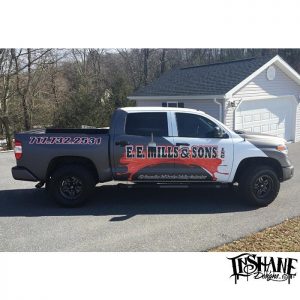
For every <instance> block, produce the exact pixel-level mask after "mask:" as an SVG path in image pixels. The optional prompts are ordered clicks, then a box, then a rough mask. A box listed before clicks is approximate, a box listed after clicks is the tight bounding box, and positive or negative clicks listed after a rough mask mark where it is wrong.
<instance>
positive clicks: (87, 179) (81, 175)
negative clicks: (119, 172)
mask: <svg viewBox="0 0 300 300" xmlns="http://www.w3.org/2000/svg"><path fill="white" fill-rule="evenodd" d="M95 184H96V182H95V179H94V177H93V175H92V173H91V172H90V171H89V170H88V169H87V168H86V167H84V166H80V165H79V166H78V165H64V166H61V167H59V168H58V169H56V170H55V171H54V173H53V174H52V175H51V178H50V180H49V181H48V183H47V189H48V191H49V193H50V195H51V196H52V197H53V198H54V199H55V201H56V202H57V203H58V204H60V205H62V206H65V207H76V206H79V205H82V204H83V203H85V202H86V201H87V199H88V197H89V196H90V195H91V193H92V191H93V189H94V187H95Z"/></svg>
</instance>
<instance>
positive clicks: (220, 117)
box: [214, 98, 223, 123]
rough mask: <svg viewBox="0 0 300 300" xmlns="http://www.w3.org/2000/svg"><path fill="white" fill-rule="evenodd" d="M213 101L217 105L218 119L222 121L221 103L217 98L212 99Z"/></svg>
mask: <svg viewBox="0 0 300 300" xmlns="http://www.w3.org/2000/svg"><path fill="white" fill-rule="evenodd" d="M214 103H216V104H217V105H218V106H219V121H220V122H222V123H223V118H222V103H220V102H218V101H217V98H215V99H214Z"/></svg>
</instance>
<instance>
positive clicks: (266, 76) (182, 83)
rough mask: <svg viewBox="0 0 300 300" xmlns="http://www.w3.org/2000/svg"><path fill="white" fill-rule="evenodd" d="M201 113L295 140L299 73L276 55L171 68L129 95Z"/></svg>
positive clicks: (299, 125) (299, 132) (299, 135)
mask: <svg viewBox="0 0 300 300" xmlns="http://www.w3.org/2000/svg"><path fill="white" fill-rule="evenodd" d="M128 98H129V99H131V100H135V101H136V104H137V106H172V107H174V106H175V107H177V106H178V107H186V108H195V109H198V110H202V111H204V112H206V113H207V114H209V115H212V116H213V117H215V118H217V119H219V120H221V121H222V122H223V123H224V124H226V125H227V126H228V127H230V128H232V129H242V130H246V131H252V132H263V133H268V134H274V135H277V136H280V137H284V138H285V139H286V140H288V141H300V105H299V101H300V75H299V74H298V73H297V72H296V71H295V70H294V69H293V68H292V67H291V66H290V65H288V64H287V63H286V62H285V61H284V60H283V59H282V58H281V57H280V56H278V55H277V56H275V57H271V58H270V57H268V58H267V57H259V58H249V59H244V60H236V61H231V62H224V63H216V64H210V65H202V66H194V67H188V68H180V69H175V70H172V71H170V72H167V73H165V74H163V75H162V76H161V77H160V78H159V79H157V80H155V81H154V82H152V83H150V84H149V85H147V86H145V87H143V88H141V89H139V90H138V91H136V92H135V93H134V94H133V95H131V96H129V97H128Z"/></svg>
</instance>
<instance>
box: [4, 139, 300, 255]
mask: <svg viewBox="0 0 300 300" xmlns="http://www.w3.org/2000/svg"><path fill="white" fill-rule="evenodd" d="M289 151H290V154H289V156H290V158H291V160H292V162H293V164H294V166H295V176H294V178H293V179H292V180H289V181H287V182H284V183H283V184H282V185H281V191H280V193H279V196H278V198H277V199H276V200H275V201H274V202H273V203H272V204H271V205H269V206H268V207H265V208H259V209H257V208H254V207H251V206H247V205H245V204H244V203H243V199H238V198H236V197H233V196H232V194H231V193H230V192H229V191H227V190H224V189H222V190H215V191H212V190H202V189H176V188H173V189H126V188H120V187H117V186H113V185H105V186H100V187H97V189H96V191H95V194H94V196H93V197H92V199H91V200H90V202H89V203H88V204H87V205H86V206H84V207H81V208H75V209H66V208H61V207H59V206H57V205H56V204H55V203H54V202H53V201H52V200H51V199H50V198H49V197H48V196H47V194H46V192H45V190H44V189H40V190H38V189H35V188H34V183H30V182H21V181H20V182H19V181H15V180H13V179H12V177H11V173H10V169H11V167H12V166H13V165H15V160H14V156H13V153H0V251H205V250H208V249H210V248H212V247H215V246H218V245H221V244H224V243H227V242H231V241H233V240H236V239H238V238H240V237H242V236H245V235H248V234H250V233H253V232H256V231H259V230H262V229H264V228H266V227H269V226H271V225H275V224H278V223H280V222H282V221H283V220H285V219H287V218H291V217H295V216H299V215H300V202H299V198H300V196H299V195H300V184H299V183H300V175H299V172H298V170H299V169H300V157H299V154H300V143H296V144H291V145H290V146H289ZM37 163H38V162H37Z"/></svg>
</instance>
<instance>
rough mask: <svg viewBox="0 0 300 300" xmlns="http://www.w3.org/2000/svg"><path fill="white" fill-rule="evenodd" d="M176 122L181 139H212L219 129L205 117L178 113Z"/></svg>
mask: <svg viewBox="0 0 300 300" xmlns="http://www.w3.org/2000/svg"><path fill="white" fill-rule="evenodd" d="M176 121H177V129H178V136H179V137H192V138H210V137H213V132H214V130H215V128H216V127H218V125H217V124H215V123H214V122H212V121H211V120H209V119H207V118H205V117H203V116H199V115H193V114H187V113H176Z"/></svg>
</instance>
